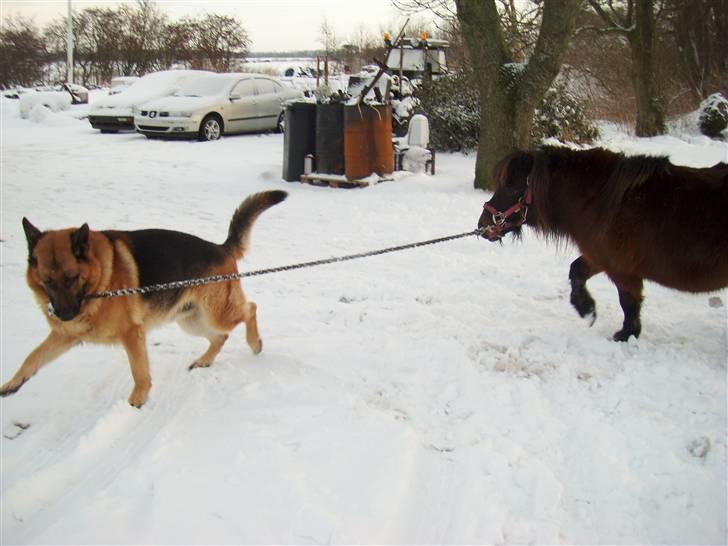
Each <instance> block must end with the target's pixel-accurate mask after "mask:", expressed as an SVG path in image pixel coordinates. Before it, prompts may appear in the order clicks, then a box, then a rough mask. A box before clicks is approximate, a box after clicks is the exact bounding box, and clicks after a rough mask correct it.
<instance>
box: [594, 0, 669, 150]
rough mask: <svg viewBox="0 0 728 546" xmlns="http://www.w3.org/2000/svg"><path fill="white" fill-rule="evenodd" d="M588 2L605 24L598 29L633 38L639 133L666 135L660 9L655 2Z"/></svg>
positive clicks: (629, 38)
mask: <svg viewBox="0 0 728 546" xmlns="http://www.w3.org/2000/svg"><path fill="white" fill-rule="evenodd" d="M659 1H660V0H658V2H659ZM588 3H589V6H590V7H591V8H592V9H593V10H594V12H595V13H596V14H597V15H598V16H599V17H600V18H601V20H602V21H603V23H604V26H602V27H598V28H595V29H594V30H597V31H598V32H608V33H618V34H620V35H622V36H625V37H626V38H627V40H628V41H629V45H630V51H631V58H632V85H633V87H634V90H635V100H636V105H637V122H636V126H635V134H636V135H637V136H641V137H649V136H655V135H661V134H663V133H664V132H665V106H664V100H663V98H662V96H661V93H660V87H659V85H658V83H657V77H656V67H655V50H654V47H655V33H656V25H657V19H658V16H659V13H660V11H659V10H658V9H656V7H655V1H654V0H588Z"/></svg>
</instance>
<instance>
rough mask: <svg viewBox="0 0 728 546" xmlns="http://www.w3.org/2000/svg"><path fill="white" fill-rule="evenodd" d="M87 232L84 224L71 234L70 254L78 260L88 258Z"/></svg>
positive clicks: (86, 226)
mask: <svg viewBox="0 0 728 546" xmlns="http://www.w3.org/2000/svg"><path fill="white" fill-rule="evenodd" d="M88 232H89V229H88V224H84V225H82V226H81V227H80V228H78V229H77V230H76V231H74V232H73V233H71V252H73V255H74V256H75V257H76V258H77V259H79V260H83V259H85V258H86V257H87V256H88Z"/></svg>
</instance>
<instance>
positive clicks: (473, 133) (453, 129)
mask: <svg viewBox="0 0 728 546" xmlns="http://www.w3.org/2000/svg"><path fill="white" fill-rule="evenodd" d="M417 96H418V98H419V99H420V106H419V110H420V111H421V113H423V114H425V115H426V116H427V117H428V119H429V121H430V142H431V144H432V146H433V147H434V148H435V149H437V150H442V151H448V152H456V151H467V150H473V149H475V148H477V147H478V137H479V134H480V94H479V92H478V89H477V86H476V85H475V83H474V82H473V76H472V74H468V73H466V72H458V73H455V74H451V75H449V76H447V77H444V78H440V79H439V80H435V81H432V82H428V83H424V84H423V85H422V86H421V87H420V88H419V89H418V92H417ZM531 134H532V137H533V140H534V142H540V141H541V140H543V139H545V138H556V139H559V140H562V141H566V142H575V143H578V144H587V143H591V142H593V141H594V140H595V139H597V138H598V137H599V130H598V129H597V127H596V126H595V125H594V124H593V123H592V122H591V120H590V119H589V118H588V116H587V115H586V110H585V108H584V106H583V104H582V102H581V101H580V100H578V99H577V98H576V97H575V96H574V95H573V94H571V93H570V92H569V91H568V90H567V89H566V85H565V84H563V83H560V84H555V85H554V86H553V87H552V88H551V89H549V90H548V91H547V93H546V96H545V97H544V100H543V102H542V103H541V105H540V106H539V107H538V109H537V110H536V112H535V113H534V119H533V129H532V132H531Z"/></svg>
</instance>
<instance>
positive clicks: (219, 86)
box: [175, 76, 230, 97]
mask: <svg viewBox="0 0 728 546" xmlns="http://www.w3.org/2000/svg"><path fill="white" fill-rule="evenodd" d="M228 85H230V80H229V79H226V78H220V77H219V76H204V77H202V78H198V79H194V80H192V81H188V82H186V83H184V84H183V85H181V86H180V88H179V90H178V91H177V93H175V94H176V95H179V96H181V97H211V96H214V95H219V94H220V93H222V92H223V90H224V89H225V87H226V86H228Z"/></svg>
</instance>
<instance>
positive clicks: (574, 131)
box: [531, 83, 599, 144]
mask: <svg viewBox="0 0 728 546" xmlns="http://www.w3.org/2000/svg"><path fill="white" fill-rule="evenodd" d="M531 136H532V137H533V140H534V142H540V141H541V140H543V139H545V138H556V139H558V140H561V141H562V142H575V143H576V144H591V143H592V142H594V141H595V140H596V139H597V138H599V129H598V128H597V127H596V125H594V123H592V121H591V120H590V119H589V117H588V116H587V114H586V110H585V109H584V105H583V104H582V102H581V101H580V100H579V99H577V98H576V97H575V96H574V95H573V94H572V93H570V92H569V90H568V89H567V88H566V85H565V84H564V83H556V84H554V85H553V86H552V87H551V88H549V90H548V91H546V95H545V96H544V98H543V101H541V104H540V105H539V107H538V108H537V109H536V112H535V113H534V115H533V127H532V129H531Z"/></svg>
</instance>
